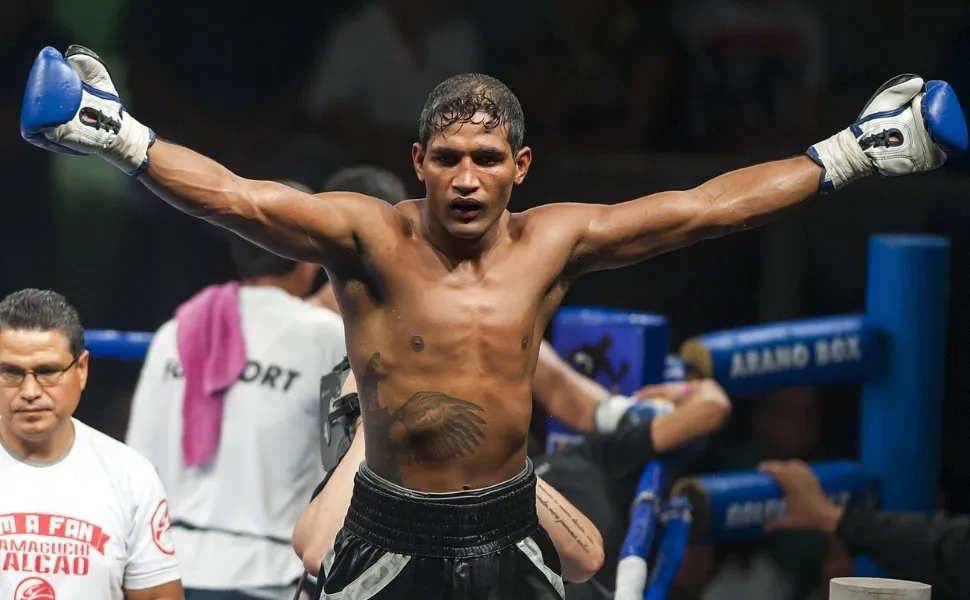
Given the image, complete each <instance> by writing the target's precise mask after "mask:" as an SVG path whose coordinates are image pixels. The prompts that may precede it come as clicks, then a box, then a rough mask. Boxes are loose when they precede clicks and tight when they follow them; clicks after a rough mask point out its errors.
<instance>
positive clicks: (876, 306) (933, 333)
mask: <svg viewBox="0 0 970 600" xmlns="http://www.w3.org/2000/svg"><path fill="white" fill-rule="evenodd" d="M948 271H949V243H948V241H947V240H946V239H945V238H941V237H936V236H914V235H877V236H873V237H871V238H870V241H869V267H868V275H867V287H866V290H867V297H866V312H865V313H864V314H854V315H838V316H831V317H820V318H812V319H803V320H799V321H792V322H787V323H773V324H767V325H758V326H752V327H745V328H741V329H736V330H731V331H720V332H714V333H709V334H705V335H701V336H697V337H696V338H692V339H690V340H687V341H686V342H684V344H683V345H682V346H681V348H680V352H679V354H678V355H668V349H669V346H670V331H669V326H668V323H667V320H666V318H665V317H663V316H662V315H656V314H651V313H638V312H628V311H620V310H615V309H604V308H564V309H562V310H560V311H559V312H558V313H557V315H556V318H555V319H554V322H553V332H554V336H553V343H554V346H555V348H556V350H557V351H558V352H559V353H560V354H561V355H562V356H563V357H564V358H566V359H567V361H568V362H570V364H572V365H573V366H574V367H575V368H577V369H578V370H579V371H581V372H583V373H584V374H586V375H588V376H590V377H592V378H594V379H596V380H597V381H599V382H600V383H601V384H603V385H604V386H606V387H607V388H610V389H612V390H614V391H615V392H616V393H623V394H630V393H632V392H633V391H634V390H636V389H637V388H639V387H641V386H643V385H646V384H651V383H658V382H660V381H663V380H677V379H681V378H683V377H684V374H685V365H687V368H686V372H688V373H692V374H695V375H697V376H701V377H713V378H714V379H716V380H717V381H718V382H719V383H720V384H721V385H722V386H723V387H724V389H725V390H726V391H727V392H728V394H752V393H758V392H764V391H767V390H771V389H778V388H782V387H794V386H808V385H825V384H833V383H850V382H854V383H861V384H862V390H863V392H862V418H861V432H860V456H859V460H858V461H857V462H852V461H840V462H836V463H825V464H815V465H812V467H813V469H814V470H815V472H816V474H817V475H818V476H819V479H820V481H821V483H822V486H823V489H825V491H826V492H827V493H829V494H830V495H831V497H833V498H834V499H835V500H837V501H838V502H840V503H843V504H846V503H850V502H856V501H859V500H861V499H863V498H864V497H866V496H867V495H871V496H872V497H873V498H874V499H875V500H876V501H877V502H878V503H879V504H880V505H881V506H882V507H883V508H886V509H891V510H902V511H917V512H930V511H933V510H935V508H936V505H937V493H938V491H937V490H938V482H939V479H940V462H941V445H940V435H941V428H942V423H941V420H942V404H943V381H944V365H945V342H946V322H947V309H948ZM85 338H86V343H87V349H88V350H89V351H90V352H91V355H92V356H94V357H98V358H109V359H117V360H141V359H143V358H144V357H145V354H146V352H147V350H148V347H149V345H150V344H151V339H152V334H151V333H144V332H119V331H108V330H88V331H87V332H85ZM549 437H550V444H549V450H550V451H555V450H557V449H558V448H560V447H561V446H562V445H564V444H571V443H576V442H577V441H579V440H580V439H581V435H580V434H578V433H577V432H574V431H570V430H569V428H568V427H566V426H564V425H562V424H561V423H558V422H556V421H555V420H551V421H550V427H549ZM664 472H665V468H664V465H663V463H661V462H659V461H656V462H654V463H651V464H650V465H648V466H647V469H646V470H645V471H644V476H643V477H642V478H641V487H640V490H639V493H638V496H637V498H636V501H635V505H634V513H633V514H634V517H635V518H634V519H632V523H631V526H630V532H629V535H628V536H627V539H626V541H625V543H624V548H623V552H622V553H621V567H624V564H623V563H624V562H625V566H626V567H627V568H621V569H620V570H619V571H618V589H617V595H616V598H617V600H624V599H626V598H631V599H632V598H636V599H637V600H639V598H650V599H651V600H662V599H663V598H665V597H666V594H667V591H668V590H669V587H670V585H671V583H672V580H673V574H675V573H676V571H677V568H679V565H680V558H681V556H682V554H683V551H684V548H685V547H686V544H687V541H688V537H693V538H695V539H696V538H707V539H743V538H750V537H754V536H759V535H761V532H762V528H763V525H764V522H765V520H766V519H767V518H770V517H771V516H774V515H777V514H780V513H781V512H783V511H784V501H783V499H782V495H781V490H780V489H779V488H778V486H776V485H775V484H774V483H773V482H772V481H771V480H770V478H769V477H768V476H767V475H763V474H760V473H748V472H745V473H728V474H712V475H707V476H703V477H698V478H693V479H692V480H690V481H681V482H678V484H677V485H675V486H674V488H673V489H674V492H675V493H674V494H673V496H674V497H673V498H672V499H671V500H669V501H665V502H661V500H660V498H659V494H660V488H661V483H662V479H663V474H664ZM654 542H656V545H657V547H658V548H657V549H656V550H654V551H652V550H651V548H652V546H653V545H654ZM648 557H654V558H655V561H654V564H653V568H652V569H651V570H650V571H651V572H650V574H649V578H648V573H647V558H648ZM631 565H632V567H631ZM856 570H857V575H862V576H879V575H881V572H880V569H879V567H878V565H875V564H872V563H870V562H869V561H867V560H866V559H864V558H860V559H859V560H858V561H857V564H856ZM648 584H649V585H648Z"/></svg>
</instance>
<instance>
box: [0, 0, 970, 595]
mask: <svg viewBox="0 0 970 600" xmlns="http://www.w3.org/2000/svg"><path fill="white" fill-rule="evenodd" d="M0 40H2V49H3V53H2V54H0V61H2V62H0V64H2V72H3V73H5V74H6V81H7V83H8V85H6V86H4V87H3V89H2V91H0V103H2V104H0V106H2V108H3V109H4V110H3V112H2V114H4V115H6V118H5V119H3V120H2V121H0V123H3V124H2V125H0V178H2V181H3V182H4V184H5V185H6V190H5V192H4V199H3V204H2V206H3V208H2V209H0V215H2V218H0V223H2V224H3V226H4V228H3V235H2V236H0V294H6V293H9V292H11V291H13V290H16V289H19V288H22V287H27V286H32V287H53V288H54V289H57V290H58V291H61V292H62V293H64V294H66V295H67V296H68V298H69V299H70V300H71V301H72V302H73V303H74V304H75V305H76V306H77V307H78V308H79V309H80V311H81V313H82V315H83V316H84V318H85V321H86V323H85V324H86V326H87V327H89V328H113V329H128V330H154V329H155V328H156V327H158V326H159V325H160V324H161V323H162V322H163V321H165V320H166V319H168V318H169V317H171V315H172V311H173V310H174V308H175V306H177V305H178V304H179V303H180V302H182V301H184V300H185V299H187V298H188V297H189V296H191V295H192V294H193V293H195V292H196V291H198V290H199V289H200V288H201V287H203V286H205V285H207V284H210V283H215V282H220V281H225V280H228V279H231V278H233V277H234V274H233V272H232V269H231V266H230V264H229V259H228V254H227V251H226V249H225V247H224V242H223V238H222V237H221V234H220V232H219V231H218V230H216V229H215V228H213V227H211V226H209V225H206V224H205V223H202V222H196V221H194V220H192V219H190V218H189V217H186V216H184V215H182V214H180V213H178V212H177V211H175V210H174V209H172V208H170V207H169V206H167V205H165V204H164V203H162V202H161V201H160V200H157V199H155V198H154V197H153V196H151V195H150V194H149V193H148V192H147V191H146V190H144V189H142V188H141V187H140V186H139V185H138V184H137V183H136V182H134V181H131V180H129V179H127V178H126V177H124V176H123V175H122V174H120V173H119V172H117V171H115V170H114V169H113V168H112V167H110V166H109V165H107V164H105V163H102V162H101V161H98V160H96V159H74V158H70V157H62V156H54V155H51V154H48V153H45V152H43V151H41V150H39V149H37V148H34V147H32V146H29V145H28V144H26V143H24V142H23V141H22V140H21V139H20V137H19V135H18V131H17V118H16V115H17V114H18V111H19V103H20V99H21V94H22V82H23V81H24V80H25V78H26V75H27V72H28V71H29V68H30V64H31V62H32V61H33V58H34V57H35V56H36V54H37V52H38V51H39V50H40V49H41V47H43V46H44V45H54V46H56V47H58V48H60V49H62V50H63V49H64V48H65V47H66V45H67V44H69V43H81V44H84V45H87V46H89V47H90V48H92V49H94V50H95V51H96V52H98V53H99V54H101V56H102V57H103V58H104V59H105V60H106V62H107V63H108V64H109V65H110V66H111V68H112V75H113V76H114V78H115V82H116V84H117V85H118V87H119V89H120V90H121V93H122V97H123V98H124V99H125V101H126V106H127V108H128V109H129V110H130V111H131V112H133V113H134V114H136V115H137V116H138V118H139V119H140V120H141V121H142V122H144V123H147V124H150V125H151V126H152V127H153V128H155V130H156V131H157V132H158V134H159V135H160V136H162V137H165V138H167V139H171V140H174V141H177V142H179V143H182V144H185V145H187V146H190V147H192V148H194V149H197V150H199V151H202V152H204V153H206V154H208V155H209V156H211V157H213V158H215V159H217V160H220V161H222V162H224V163H225V164H226V165H227V166H230V167H231V168H233V169H234V170H236V171H237V172H238V173H240V174H242V175H245V176H248V177H288V178H292V179H297V180H300V181H303V182H305V183H306V184H308V185H310V186H311V187H314V188H317V189H319V187H320V185H321V183H322V182H323V180H324V179H326V177H327V176H328V175H329V174H330V173H332V172H333V171H334V169H336V168H338V167H340V166H343V165H349V164H356V163H361V162H373V163H377V164H380V165H382V166H385V167H388V168H391V169H393V170H395V171H396V172H398V173H399V174H401V176H402V177H404V178H405V180H406V181H407V182H408V183H409V185H410V186H411V188H412V189H411V192H412V193H413V194H414V195H415V197H419V195H420V194H421V193H422V190H421V188H420V186H418V182H417V181H416V180H415V178H414V175H413V173H412V172H411V171H410V163H409V145H410V142H411V141H413V139H414V137H415V135H416V133H415V131H416V127H417V115H418V112H419V110H420V104H421V102H422V101H423V99H424V97H425V96H426V95H427V93H428V92H429V91H430V89H431V87H432V86H433V85H434V83H436V82H437V81H440V80H441V79H443V78H445V77H447V76H449V75H452V74H454V73H457V72H462V71H479V72H486V73H489V74H491V75H494V76H497V77H499V78H500V79H502V80H503V81H505V82H506V83H507V84H508V85H509V86H510V87H511V88H512V89H513V91H515V92H516V93H517V94H518V95H519V98H520V100H521V102H522V104H523V108H524V110H525V114H526V128H527V132H528V133H527V143H528V144H529V145H530V146H532V148H533V149H534V152H535V162H534V166H533V169H532V172H531V173H530V175H529V178H528V180H527V181H526V183H525V184H524V185H523V186H521V188H520V189H519V190H517V192H516V194H515V196H514V198H513V201H512V206H511V209H512V210H522V209H525V208H528V207H531V206H535V205H537V204H540V203H543V202H550V201H583V202H603V203H612V202H617V201H622V200H626V199H630V198H635V197H638V196H642V195H646V194H649V193H652V192H657V191H662V190H666V189H684V188H688V187H691V186H693V185H696V184H698V183H700V182H702V181H704V180H705V179H706V178H708V177H710V176H713V175H716V174H719V173H721V172H724V171H726V170H729V169H731V168H734V167H738V166H743V165H746V164H751V163H753V162H758V161H761V160H765V159H770V158H782V157H785V156H790V155H795V154H798V153H800V152H803V151H804V150H805V148H806V147H807V146H808V145H809V144H811V143H814V142H816V141H818V140H820V139H822V138H823V137H827V136H829V135H831V134H832V133H834V132H835V131H837V130H838V129H841V128H843V127H845V126H847V125H848V124H849V123H850V122H851V121H852V119H853V118H854V117H855V116H856V115H857V114H858V112H859V111H860V110H861V108H862V106H863V105H864V103H865V102H866V100H867V99H868V98H869V96H870V95H871V93H872V92H873V91H874V90H875V89H876V88H877V87H878V86H879V85H880V84H881V83H882V82H883V81H885V80H887V79H889V78H890V77H892V76H894V75H896V74H898V73H904V72H913V73H918V74H921V75H922V76H923V77H924V78H925V79H946V80H948V81H949V82H951V83H952V84H953V85H954V87H955V88H956V89H957V92H958V94H960V95H961V96H962V97H963V98H964V104H967V103H968V102H970V100H967V99H970V8H968V6H967V5H966V3H964V2H955V1H952V0H925V1H923V2H919V3H913V2H904V1H902V0H880V1H878V2H876V1H874V0H856V1H853V2H845V1H843V0H819V1H815V2H810V1H807V0H806V1H805V2H797V1H794V0H733V1H727V0H702V1H696V2H695V1H686V2H674V1H671V0H664V1H655V2H627V1H624V0H531V1H527V2H522V1H521V0H518V1H512V0H493V1H491V2H470V1H469V2H461V1H457V0H456V1H451V2H446V1H442V0H380V1H378V2H374V3H368V4H366V5H364V4H362V3H361V2H358V1H353V0H333V1H330V2H321V1H320V0H283V1H281V2H272V3H270V2H257V1H255V0H232V1H230V0H167V1H165V2H155V1H148V0H143V1H140V2H131V3H129V2H126V1H125V0H105V1H103V2H96V3H87V2H76V1H75V0H57V1H51V0H6V2H4V8H3V10H2V11H0ZM968 196H970V161H968V160H966V159H962V160H956V161H952V162H951V164H949V165H948V166H947V167H945V168H944V169H943V170H942V171H939V172H936V173H931V174H923V175H917V176H913V177H907V178H905V179H898V180H894V181H884V180H879V179H878V178H871V179H870V180H867V181H864V182H861V183H858V184H855V185H853V186H851V187H850V188H849V189H847V190H845V191H842V192H840V193H838V194H836V195H832V196H827V197H823V198H819V199H816V200H814V201H812V202H810V203H808V204H807V205H806V206H804V207H802V208H800V209H798V210H796V211H794V213H793V214H791V215H790V216H788V217H787V218H786V219H784V220H782V221H780V222H778V223H776V224H774V225H771V226H768V227H764V228H761V229H758V230H754V231H749V232H746V233H743V234H738V235H734V236H730V237H728V238H725V239H720V240H715V241H709V242H705V243H701V244H697V245H696V246H693V247H691V248H688V249H685V250H680V251H677V252H675V253H672V254H670V255H667V256H663V257H660V258H657V259H655V260H652V261H649V262H647V263H645V264H642V265H638V266H636V267H630V268H627V269H623V270H620V271H614V272H606V273H599V274H595V275H592V276H589V277H587V278H586V279H584V280H582V281H580V282H579V283H578V284H577V285H575V286H574V288H573V289H572V290H571V291H570V292H569V294H568V296H567V298H566V304H567V305H575V304H585V305H607V306H614V307H622V308H629V309H637V310H648V311H654V312H659V313H663V314H666V315H668V316H669V317H670V320H671V324H672V330H673V338H674V339H673V343H674V347H676V345H678V344H679V343H680V342H681V341H682V340H683V339H684V338H686V337H688V336H691V335H694V334H697V333H702V332H705V331H708V330H712V329H718V328H728V327H735V326H740V325H745V324H751V323H757V322H763V321H766V320H774V319H788V318H796V317H802V316H811V315H822V314H830V313H843V312H851V311H859V310H862V309H863V305H864V293H865V290H864V282H865V268H866V264H865V263H866V244H867V238H868V236H869V235H870V234H872V233H878V232H914V233H934V234H940V235H944V236H947V237H948V238H949V239H950V240H951V242H952V256H951V265H952V267H951V269H952V273H951V295H950V315H949V338H948V354H947V370H946V373H947V386H946V407H945V422H944V436H943V440H941V443H942V444H943V448H944V465H943V467H944V468H943V474H944V476H943V480H942V481H941V490H942V491H943V492H944V494H943V499H944V506H946V507H948V508H951V509H954V510H963V511H966V510H968V508H970V507H968V503H970V493H968V490H970V467H968V466H967V465H968V464H970V461H968V460H967V458H968V456H970V451H968V447H967V446H968V443H967V439H968V437H970V436H968V435H967V432H968V431H970V411H968V401H967V392H968V388H970V371H968V369H967V368H965V366H964V364H965V362H966V360H967V351H966V349H965V346H966V342H967V336H968V333H970V332H968V330H967V323H968V317H970V315H968V305H970V303H968V299H970V298H968V296H970V276H968V272H967V271H968V270H967V265H968V264H970V235H968V231H970V227H968V225H970V207H968V200H970V198H968ZM136 376H137V365H130V364H129V365H119V364H114V363H111V362H108V361H102V362H96V363H95V370H94V372H93V375H92V384H91V387H90V389H89V392H88V393H87V394H86V399H85V402H84V403H83V405H82V408H81V410H80V413H79V416H80V417H81V418H82V419H85V420H87V421H88V422H90V423H92V424H93V425H95V426H97V427H99V428H101V429H103V430H105V431H108V432H109V433H111V434H112V435H116V436H120V435H122V434H123V431H124V426H125V422H126V418H127V401H128V395H129V394H130V392H131V387H132V385H133V382H134V379H135V377H136ZM736 400H737V409H736V413H735V417H734V418H733V420H732V424H731V427H730V428H729V431H728V432H727V434H726V436H725V439H724V440H722V442H721V444H723V448H725V449H724V451H721V452H719V453H718V455H717V456H718V460H716V461H711V462H710V465H711V467H712V468H734V467H748V466H752V465H753V464H755V463H756V462H757V460H759V459H761V458H765V457H800V458H809V459H813V458H827V457H835V456H852V455H853V453H854V452H855V447H854V444H855V442H856V440H855V436H856V431H857V428H858V427H857V408H858V390H857V389H855V388H854V387H850V388H846V389H841V388H840V389H800V390H787V391H781V392H778V393H777V394H772V395H770V396H768V397H765V398H752V399H736ZM820 552H822V554H821V555H825V556H828V557H829V562H828V563H824V564H831V557H832V556H833V552H832V550H831V548H830V549H829V551H828V554H827V555H826V554H825V553H824V551H820ZM770 553H771V555H772V556H773V557H775V560H776V561H777V562H778V563H781V564H786V561H788V562H792V560H790V559H786V558H785V553H784V551H781V553H780V554H779V551H775V550H771V552H770ZM741 554H742V555H745V556H749V555H750V553H749V554H745V553H744V552H742V553H741ZM821 555H820V556H821ZM779 556H780V557H781V558H779ZM816 558H817V557H816ZM819 560H821V559H819ZM794 562H795V563H797V562H798V561H794ZM718 564H721V563H718ZM745 564H747V563H745ZM813 564H814V563H813ZM745 568H749V572H750V568H751V567H750V565H748V567H745ZM813 568H814V567H813ZM820 568H821V567H820ZM685 569H688V567H687V566H685ZM789 571H791V573H794V574H791V577H792V580H794V581H802V580H809V579H811V577H812V576H813V575H804V574H801V575H800V574H798V573H797V571H798V568H797V567H795V568H794V570H791V569H790V570H789ZM813 573H816V574H817V570H816V571H813ZM751 577H754V575H751ZM700 579H703V578H702V577H701V576H698V580H700ZM799 585H801V584H799ZM688 587H690V586H688ZM795 588H798V589H801V588H799V587H798V585H795ZM802 588H805V589H806V590H808V589H809V588H812V589H814V588H813V586H811V585H808V584H805V585H802ZM805 593H808V591H805ZM713 595H714V596H716V594H713ZM710 596H711V594H709V595H708V597H710ZM795 596H801V597H804V593H802V592H798V591H796V592H791V594H789V595H788V597H795ZM779 597H785V595H784V594H782V596H779Z"/></svg>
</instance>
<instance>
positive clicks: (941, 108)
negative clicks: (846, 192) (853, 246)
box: [808, 75, 967, 192]
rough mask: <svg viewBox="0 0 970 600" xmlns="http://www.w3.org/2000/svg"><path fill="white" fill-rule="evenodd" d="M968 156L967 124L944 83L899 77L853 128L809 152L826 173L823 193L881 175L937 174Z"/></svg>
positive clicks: (886, 85)
mask: <svg viewBox="0 0 970 600" xmlns="http://www.w3.org/2000/svg"><path fill="white" fill-rule="evenodd" d="M966 150H967V123H966V120H965V119H964V116H963V110H962V109H961V108H960V102H959V100H957V97H956V93H955V92H954V91H953V88H951V87H950V85H949V84H948V83H946V82H943V81H929V82H926V83H924V82H923V79H922V78H920V77H919V76H917V75H899V76H897V77H894V78H892V79H890V80H889V81H887V82H886V83H884V84H883V85H882V87H880V88H879V89H878V90H877V91H876V93H875V94H874V95H873V96H872V98H870V99H869V102H868V103H867V104H866V106H865V108H864V109H863V110H862V113H861V114H860V115H859V117H858V119H856V121H855V123H853V124H852V125H851V126H849V127H848V128H847V129H844V130H843V131H840V132H839V133H837V134H835V135H834V136H832V137H830V138H829V139H827V140H824V141H822V142H819V143H817V144H815V145H814V146H812V147H810V148H809V149H808V155H809V156H810V157H811V158H812V159H813V160H814V161H815V162H817V163H818V164H819V165H820V166H821V167H822V168H823V169H824V171H823V174H822V192H829V191H833V190H837V189H839V188H841V187H843V186H845V185H847V184H849V183H851V182H852V181H855V180H856V179H859V178H861V177H865V176H867V175H871V174H873V173H876V172H878V173H879V174H880V175H883V176H884V177H897V176H900V175H907V174H909V173H920V172H925V171H932V170H934V169H937V168H939V167H941V166H942V165H943V163H945V162H946V159H947V157H948V155H951V154H955V153H959V152H965V151H966Z"/></svg>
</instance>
